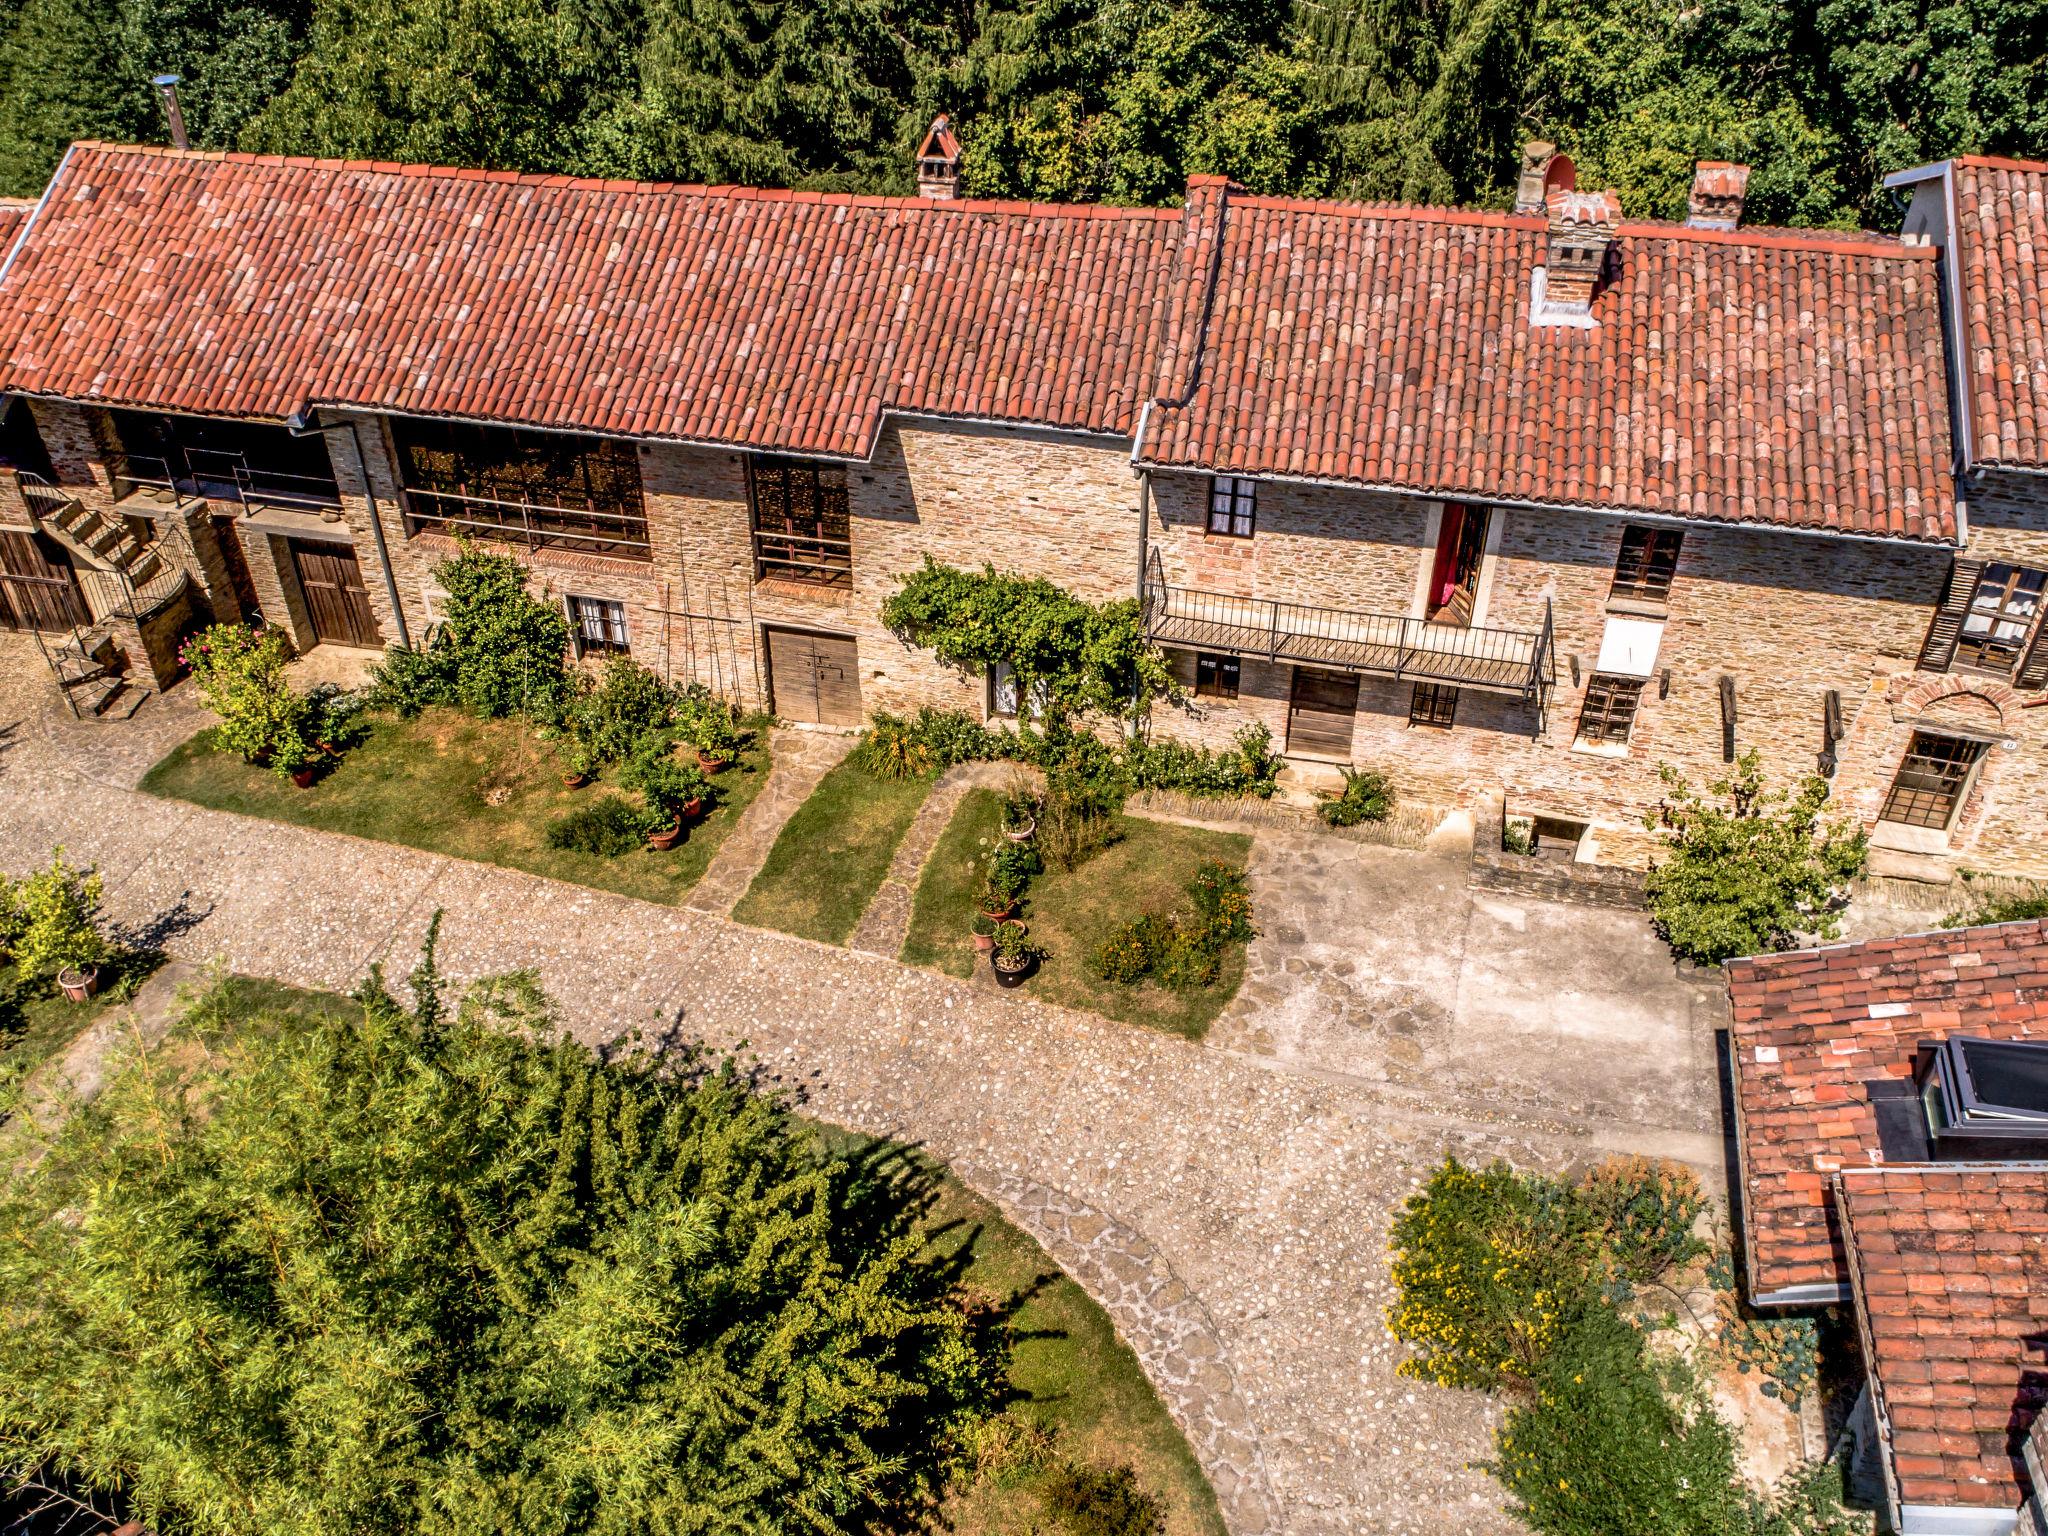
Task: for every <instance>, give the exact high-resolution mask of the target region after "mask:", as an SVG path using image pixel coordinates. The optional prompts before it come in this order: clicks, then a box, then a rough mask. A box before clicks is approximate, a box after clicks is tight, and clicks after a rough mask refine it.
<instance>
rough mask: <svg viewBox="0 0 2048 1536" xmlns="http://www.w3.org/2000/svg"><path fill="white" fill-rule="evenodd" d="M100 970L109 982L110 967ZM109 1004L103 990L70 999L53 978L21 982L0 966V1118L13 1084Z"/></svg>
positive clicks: (8, 968)
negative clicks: (81, 997) (77, 1001)
mask: <svg viewBox="0 0 2048 1536" xmlns="http://www.w3.org/2000/svg"><path fill="white" fill-rule="evenodd" d="M131 963H132V964H143V963H145V962H140V961H136V962H131ZM100 974H101V977H102V979H103V980H104V981H105V982H107V983H108V984H109V985H112V983H113V982H114V979H115V972H114V968H113V967H112V966H103V967H101V972H100ZM109 1006H110V1000H109V998H108V997H107V995H106V993H105V992H102V993H100V995H98V996H97V997H92V998H88V999H87V1000H86V1001H85V1002H82V1003H74V1002H72V1001H71V999H70V998H68V997H66V996H65V995H64V994H63V993H62V992H60V991H59V990H58V989H57V985H56V983H55V982H51V981H42V982H37V983H35V984H32V985H29V986H23V985H22V982H21V978H20V976H19V975H18V974H17V973H16V972H15V969H14V967H13V966H11V965H0V1118H4V1117H5V1115H6V1114H7V1112H8V1111H7V1107H6V1106H7V1103H8V1101H10V1100H11V1099H12V1097H13V1091H14V1088H15V1085H17V1084H19V1083H20V1082H21V1081H22V1080H23V1079H25V1078H26V1077H27V1076H28V1075H29V1074H30V1073H31V1072H33V1071H35V1069H36V1068H37V1067H40V1066H41V1065H42V1064H43V1063H44V1062H46V1061H48V1060H49V1059H50V1058H51V1057H53V1056H56V1055H58V1054H60V1053H61V1052H62V1051H63V1050H64V1048H65V1047H66V1046H68V1045H69V1044H70V1043H71V1042H72V1041H73V1040H74V1039H76V1038H77V1037H78V1034H79V1032H80V1031H81V1030H83V1029H84V1028H85V1027H86V1025H88V1024H90V1023H92V1021H93V1020H94V1019H96V1018H98V1017H99V1016H100V1012H101V1010H103V1009H105V1008H107V1007H109Z"/></svg>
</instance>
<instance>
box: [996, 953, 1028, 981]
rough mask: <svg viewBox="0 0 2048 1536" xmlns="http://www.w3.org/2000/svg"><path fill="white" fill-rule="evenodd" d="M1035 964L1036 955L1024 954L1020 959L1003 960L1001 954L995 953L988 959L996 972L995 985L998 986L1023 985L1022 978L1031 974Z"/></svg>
mask: <svg viewBox="0 0 2048 1536" xmlns="http://www.w3.org/2000/svg"><path fill="white" fill-rule="evenodd" d="M1037 964H1038V957H1037V956H1036V955H1026V956H1025V957H1024V958H1023V959H1022V960H1005V959H1004V958H1003V957H1002V956H1001V955H996V956H994V957H993V958H992V959H991V960H990V961H989V966H990V968H991V969H992V970H994V972H995V973H996V985H997V986H999V987H1021V986H1023V985H1024V978H1025V977H1027V976H1029V975H1030V974H1031V971H1032V968H1033V967H1034V966H1036V965H1037Z"/></svg>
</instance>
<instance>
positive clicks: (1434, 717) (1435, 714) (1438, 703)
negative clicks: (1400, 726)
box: [1408, 683, 1458, 730]
mask: <svg viewBox="0 0 2048 1536" xmlns="http://www.w3.org/2000/svg"><path fill="white" fill-rule="evenodd" d="M1457 713H1458V690H1457V689H1455V688H1447V687H1445V686H1444V685H1443V684H1442V683H1417V684H1416V685H1415V693H1414V696H1413V697H1411V698H1410V699H1409V700H1408V723H1409V724H1410V725H1433V726H1437V727H1438V728H1440V729H1443V730H1449V729H1450V726H1451V721H1452V720H1453V719H1455V718H1456V717H1457Z"/></svg>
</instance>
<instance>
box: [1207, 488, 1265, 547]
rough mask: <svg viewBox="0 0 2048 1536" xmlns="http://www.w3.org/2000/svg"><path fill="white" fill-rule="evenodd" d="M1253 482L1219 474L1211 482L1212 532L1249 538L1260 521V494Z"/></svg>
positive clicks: (1210, 511) (1210, 522)
mask: <svg viewBox="0 0 2048 1536" xmlns="http://www.w3.org/2000/svg"><path fill="white" fill-rule="evenodd" d="M1253 487H1254V482H1252V481H1250V480H1237V479H1233V478H1232V477H1231V476H1229V475H1217V476H1215V477H1213V478H1212V479H1211V480H1210V481H1209V531H1210V532H1211V533H1222V534H1228V535H1229V536H1230V537H1231V538H1233V539H1248V538H1250V537H1251V536H1252V526H1253V524H1255V523H1256V522H1257V521H1258V493H1257V491H1256V490H1255V489H1254V488H1253Z"/></svg>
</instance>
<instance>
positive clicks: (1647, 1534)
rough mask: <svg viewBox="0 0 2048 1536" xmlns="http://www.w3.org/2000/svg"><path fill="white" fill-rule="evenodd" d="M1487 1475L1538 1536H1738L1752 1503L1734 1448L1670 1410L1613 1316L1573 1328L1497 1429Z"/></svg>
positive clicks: (1689, 1408)
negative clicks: (1530, 1390) (1627, 1534)
mask: <svg viewBox="0 0 2048 1536" xmlns="http://www.w3.org/2000/svg"><path fill="white" fill-rule="evenodd" d="M1495 1452H1496V1456H1497V1458H1498V1459H1497V1461H1496V1462H1495V1466H1494V1470H1495V1473H1496V1475H1497V1476H1498V1477H1499V1478H1500V1480H1501V1482H1502V1483H1503V1484H1504V1485H1505V1486H1506V1487H1507V1490H1508V1492H1509V1493H1510V1494H1512V1495H1513V1496H1514V1498H1515V1501H1516V1508H1515V1513H1516V1514H1517V1515H1519V1516H1520V1517H1521V1518H1522V1519H1523V1520H1524V1521H1526V1522H1527V1523H1528V1524H1529V1526H1530V1527H1531V1528H1532V1529H1534V1530H1536V1531H1538V1532H1541V1533H1542V1536H1615V1533H1617V1532H1630V1533H1643V1536H1738V1533H1747V1532H1748V1531H1750V1530H1751V1529H1752V1528H1753V1525H1752V1514H1753V1501H1752V1500H1751V1499H1750V1498H1749V1497H1748V1496H1747V1495H1746V1494H1745V1493H1744V1491H1743V1488H1742V1485H1741V1483H1740V1481H1739V1480H1738V1479H1737V1477H1736V1473H1735V1437H1734V1435H1733V1433H1732V1432H1731V1431H1730V1430H1729V1428H1728V1426H1727V1425H1726V1424H1725V1423H1723V1422H1722V1420H1721V1419H1720V1418H1719V1416H1717V1415H1716V1414H1715V1413H1714V1411H1713V1410H1712V1409H1711V1408H1710V1407H1708V1406H1707V1405H1706V1403H1705V1402H1704V1401H1701V1400H1699V1399H1698V1397H1697V1395H1696V1394H1693V1393H1689V1392H1688V1393H1686V1394H1684V1397H1683V1399H1682V1401H1681V1402H1680V1403H1679V1404H1676V1405H1674V1404H1673V1402H1672V1401H1671V1398H1670V1397H1669V1396H1668V1395H1667V1391H1666V1387H1665V1384H1664V1382H1663V1381H1662V1380H1661V1379H1660V1376H1659V1373H1658V1371H1657V1370H1656V1368H1655V1366H1654V1365H1653V1364H1652V1363H1651V1361H1650V1360H1649V1359H1648V1358H1647V1357H1646V1355H1645V1352H1644V1346H1643V1339H1642V1335H1641V1334H1640V1333H1638V1332H1637V1331H1636V1330H1635V1329H1634V1328H1633V1327H1631V1326H1630V1325H1629V1324H1628V1323H1627V1321H1625V1320H1624V1319H1623V1318H1621V1317H1620V1316H1619V1315H1617V1314H1616V1313H1615V1311H1614V1309H1613V1308H1612V1307H1608V1306H1604V1305H1603V1306H1598V1307H1594V1308H1591V1309H1589V1310H1587V1311H1586V1312H1584V1313H1583V1314H1582V1315H1580V1316H1579V1317H1578V1318H1576V1319H1575V1320H1574V1321H1573V1323H1572V1325H1571V1326H1570V1327H1569V1328H1568V1329H1566V1330H1565V1332H1564V1334H1563V1336H1562V1337H1561V1338H1560V1339H1559V1340H1558V1342H1557V1346H1556V1348H1555V1350H1554V1351H1553V1352H1552V1353H1551V1354H1550V1356H1549V1358H1548V1359H1547V1360H1545V1361H1544V1362H1542V1364H1541V1366H1540V1367H1539V1369H1538V1370H1537V1373H1536V1378H1535V1381H1534V1387H1533V1395H1532V1397H1531V1399H1530V1400H1529V1401H1527V1402H1525V1403H1523V1404H1522V1405H1520V1406H1518V1407H1516V1408H1514V1409H1512V1410H1511V1411H1510V1412H1509V1414H1508V1417H1507V1422H1506V1423H1505V1424H1504V1425H1503V1426H1502V1427H1501V1430H1500V1434H1499V1437H1498V1440H1497V1441H1496V1446H1495Z"/></svg>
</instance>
